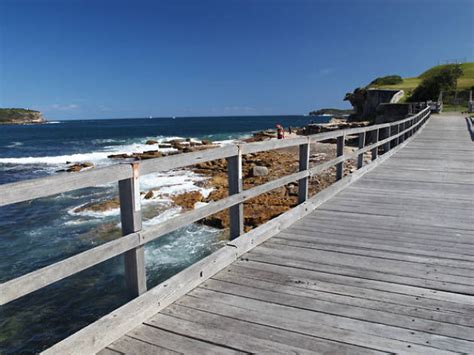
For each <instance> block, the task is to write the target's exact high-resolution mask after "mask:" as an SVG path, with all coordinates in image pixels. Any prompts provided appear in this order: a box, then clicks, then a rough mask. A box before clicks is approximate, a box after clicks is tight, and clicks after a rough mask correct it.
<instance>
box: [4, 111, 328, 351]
mask: <svg viewBox="0 0 474 355" xmlns="http://www.w3.org/2000/svg"><path fill="white" fill-rule="evenodd" d="M314 119H315V118H314V117H311V120H314ZM328 119H329V118H328V117H320V118H319V119H318V121H319V122H327V120H328ZM309 120H310V118H309V117H305V116H285V117H274V116H273V117H268V116H257V117H250V116H246V117H186V118H185V117H182V118H152V119H110V120H81V121H56V122H54V124H43V125H24V126H0V184H5V183H11V182H15V181H20V180H24V179H31V178H38V177H43V176H47V175H54V174H56V173H57V171H58V170H61V169H64V168H65V167H67V164H68V163H76V162H86V161H87V162H92V163H93V164H94V165H95V166H106V165H111V164H117V162H116V161H113V160H111V159H109V158H107V156H108V155H111V154H119V153H135V152H143V151H146V150H153V149H156V146H150V145H146V144H145V142H146V141H147V140H148V139H154V140H158V141H166V140H170V139H173V138H178V137H186V138H195V139H209V140H212V141H218V142H219V144H230V143H232V142H233V141H234V140H236V139H241V138H243V137H248V136H250V135H251V134H252V132H255V131H259V130H263V129H269V128H274V127H275V125H276V124H281V125H283V126H284V127H289V126H292V127H298V126H303V125H305V124H307V123H308V122H309ZM205 179H206V177H205V176H200V175H198V174H195V173H193V172H191V171H189V170H185V169H178V170H174V171H171V172H166V173H155V174H150V175H146V176H143V177H141V183H140V185H141V190H142V191H143V192H146V191H150V190H151V191H153V192H154V198H152V199H151V200H144V199H142V203H143V207H142V209H143V225H144V228H146V227H147V226H150V225H154V224H158V223H161V222H162V221H164V220H166V219H169V218H172V217H173V216H175V215H178V214H179V213H180V212H181V210H180V208H179V207H176V206H174V205H173V204H172V202H171V199H170V197H171V196H172V195H174V194H179V193H183V192H186V191H193V190H197V191H200V192H201V193H202V194H203V195H204V196H206V195H207V194H209V193H210V192H211V191H210V190H209V189H205V188H203V187H201V184H199V182H202V180H205ZM117 194H118V190H117V184H116V183H113V184H108V185H103V186H96V187H93V188H87V189H80V190H76V191H71V192H67V193H63V194H58V195H53V196H50V197H46V198H42V199H38V200H32V201H27V202H23V203H17V204H13V205H9V206H4V207H0V282H5V281H8V280H10V279H12V278H15V277H18V276H21V275H23V274H26V273H28V272H31V271H34V270H36V269H38V268H41V267H44V266H47V265H50V264H52V263H54V262H57V261H60V260H62V259H64V258H66V257H69V256H72V255H75V254H77V253H79V252H81V251H84V250H87V249H90V248H92V247H94V246H97V245H100V244H102V243H105V242H107V241H109V240H112V239H114V238H117V237H119V236H120V214H119V209H118V208H117V209H111V210H106V211H103V212H91V211H83V212H77V211H76V209H77V208H78V207H81V206H83V205H84V204H87V203H90V202H100V201H105V200H107V199H110V198H112V197H114V196H116V195H117ZM225 239H226V233H225V232H223V231H221V230H217V229H213V228H210V227H206V226H203V225H198V224H192V225H190V226H188V227H185V228H182V229H180V230H177V231H175V232H173V233H170V234H168V235H166V236H164V237H163V238H160V239H159V240H157V241H155V242H152V243H149V244H147V245H146V248H145V259H146V273H147V284H148V287H149V288H150V287H153V286H155V285H157V284H158V283H160V282H162V281H164V280H166V279H167V278H169V277H170V276H172V275H174V274H175V273H177V272H179V271H180V270H182V269H184V268H186V267H187V266H189V265H191V264H192V263H194V262H196V261H198V260H199V259H201V258H203V257H205V256H207V255H209V254H210V253H212V252H213V251H214V250H216V249H217V248H219V247H221V246H222V245H223V244H224V243H225ZM123 269H124V268H123V258H122V257H116V258H112V259H110V260H108V261H106V262H104V263H101V264H99V265H97V266H95V267H93V268H90V269H88V270H85V271H83V272H81V273H79V274H77V275H74V276H71V277H69V278H66V279H64V280H62V281H60V282H57V283H55V284H53V285H50V286H48V287H46V288H44V289H42V290H39V291H36V292H34V293H32V294H29V295H27V296H24V297H22V298H20V299H18V300H16V301H13V302H11V303H9V304H7V305H4V306H0V354H9V353H36V352H39V351H41V350H42V349H44V348H47V347H49V346H51V345H52V344H54V343H56V342H58V341H59V340H61V339H63V338H65V337H66V336H68V335H70V334H72V333H74V332H75V331H77V330H79V329H80V328H82V327H84V326H86V325H87V324H90V323H92V322H93V321H95V320H97V319H98V318H100V317H101V316H103V315H105V314H107V313H109V312H110V311H112V310H113V309H115V308H118V307H119V306H121V305H122V304H124V303H126V302H127V301H129V300H130V297H129V296H128V294H127V290H126V288H125V282H124V275H123Z"/></svg>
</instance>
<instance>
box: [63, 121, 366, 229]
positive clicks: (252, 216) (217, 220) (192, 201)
mask: <svg viewBox="0 0 474 355" xmlns="http://www.w3.org/2000/svg"><path fill="white" fill-rule="evenodd" d="M340 124H341V123H339V125H340ZM344 124H345V123H344ZM331 125H332V126H334V125H335V123H334V122H333V123H332V124H330V126H331ZM297 132H302V130H297ZM292 136H296V134H294V133H293V134H292ZM273 137H274V132H273V131H264V132H259V133H256V134H254V135H253V136H252V137H250V138H247V139H245V140H243V143H248V142H255V141H264V140H269V139H274V138H273ZM146 144H148V145H150V147H151V146H156V147H157V149H153V150H150V151H145V152H142V153H132V154H114V155H110V156H109V159H112V160H121V161H136V160H143V159H151V158H157V157H161V156H165V155H171V154H180V153H186V152H192V151H197V150H203V149H210V148H215V147H218V146H219V145H218V144H215V143H213V142H210V141H197V140H193V139H174V140H171V141H167V142H161V143H159V142H157V141H153V140H150V141H147V142H146ZM162 149H166V151H165V152H163V151H162ZM345 149H346V150H349V151H352V150H353V148H350V147H346V148H345ZM335 156H336V146H335V144H334V143H333V142H329V143H327V142H326V143H316V144H313V145H312V146H311V155H310V166H314V165H317V164H321V163H323V162H325V161H328V160H331V159H334V158H335ZM366 159H368V157H367V158H366ZM91 168H93V166H91V164H89V163H87V162H85V163H75V164H71V165H70V166H69V167H68V168H67V169H65V170H66V171H70V172H76V171H80V170H82V169H91ZM354 169H355V161H349V162H347V163H346V164H345V167H344V170H345V173H349V172H350V171H352V170H354ZM185 170H188V171H191V172H193V173H194V174H197V175H198V176H202V177H204V178H203V179H202V180H201V181H197V182H196V183H195V185H197V186H198V187H200V188H202V189H204V190H205V191H210V193H209V194H208V195H207V196H204V195H203V194H202V193H201V192H200V191H196V190H192V191H186V192H184V193H177V194H172V195H160V193H159V190H158V192H157V190H149V191H143V192H142V198H143V199H144V200H149V199H155V198H158V199H159V198H167V199H169V200H171V203H172V205H174V206H179V207H180V208H181V209H182V210H183V211H188V210H192V209H194V208H199V207H200V206H202V205H205V204H208V203H211V202H213V201H217V200H220V199H222V198H225V197H226V196H228V191H227V188H228V182H227V163H226V160H225V159H219V160H215V161H210V162H205V163H199V164H196V165H193V166H190V167H188V168H186V169H185ZM63 171H64V170H63ZM297 171H298V147H291V148H285V149H279V150H274V151H266V152H259V153H254V154H246V155H244V156H243V157H242V174H243V188H244V189H250V188H253V187H256V186H258V185H261V184H264V183H266V182H268V181H271V180H274V179H277V178H280V177H283V176H287V175H290V174H292V173H295V172H297ZM335 174H336V173H335V168H334V167H333V168H330V169H327V170H326V171H324V172H322V173H320V174H318V175H316V176H312V177H311V178H310V179H309V195H310V196H313V195H314V194H316V193H317V192H319V191H321V190H323V189H324V188H326V187H328V186H329V185H331V184H332V183H333V182H334V181H335ZM297 199H298V182H293V183H290V184H288V185H285V186H283V187H280V188H277V189H274V190H272V191H270V192H267V193H265V194H262V195H259V196H257V197H255V198H253V199H251V200H249V201H246V202H245V203H244V204H243V206H244V226H245V227H244V228H245V231H249V230H251V229H252V228H255V227H257V226H259V225H260V224H263V223H265V222H267V221H268V220H270V219H272V218H275V217H277V216H279V215H280V214H282V213H284V212H286V211H287V210H289V209H291V208H292V207H294V206H296V204H297ZM117 208H119V200H118V197H114V198H112V199H109V200H106V201H101V202H92V203H89V204H86V205H83V206H80V207H78V208H76V209H75V210H74V213H83V212H88V211H89V212H105V211H108V210H111V209H117ZM199 223H202V224H205V225H207V226H211V227H214V228H219V229H225V228H228V227H229V213H228V210H224V211H221V212H219V213H217V214H215V215H212V216H209V217H206V218H204V219H203V220H201V221H199Z"/></svg>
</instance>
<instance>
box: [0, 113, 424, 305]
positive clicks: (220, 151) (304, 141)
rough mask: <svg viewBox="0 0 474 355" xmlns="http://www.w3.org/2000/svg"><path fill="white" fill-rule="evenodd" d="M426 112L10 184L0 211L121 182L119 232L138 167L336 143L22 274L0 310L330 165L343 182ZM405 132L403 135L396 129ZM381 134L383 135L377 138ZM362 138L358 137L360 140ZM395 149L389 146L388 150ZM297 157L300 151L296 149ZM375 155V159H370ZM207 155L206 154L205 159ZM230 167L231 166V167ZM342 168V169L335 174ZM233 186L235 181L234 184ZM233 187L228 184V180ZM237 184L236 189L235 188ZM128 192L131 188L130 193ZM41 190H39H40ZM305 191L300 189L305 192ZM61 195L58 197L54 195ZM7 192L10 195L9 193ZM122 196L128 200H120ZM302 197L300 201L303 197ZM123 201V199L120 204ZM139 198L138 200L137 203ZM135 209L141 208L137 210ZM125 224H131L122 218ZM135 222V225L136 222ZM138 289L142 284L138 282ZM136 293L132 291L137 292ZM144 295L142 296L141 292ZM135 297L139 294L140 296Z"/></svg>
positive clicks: (131, 207)
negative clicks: (354, 139)
mask: <svg viewBox="0 0 474 355" xmlns="http://www.w3.org/2000/svg"><path fill="white" fill-rule="evenodd" d="M429 116H430V110H429V107H427V108H425V109H424V110H422V111H420V112H419V113H418V114H416V115H414V116H411V117H408V118H406V119H404V120H401V121H396V122H393V123H389V124H380V125H374V126H366V127H360V128H353V129H345V130H339V131H333V132H327V133H320V134H316V135H312V136H308V137H300V138H295V139H288V140H272V141H266V142H258V143H249V144H243V145H230V146H224V147H221V148H216V149H209V150H206V151H201V152H193V153H186V154H181V155H173V156H168V157H163V158H156V159H150V160H147V161H144V162H142V163H140V165H138V166H137V164H133V165H132V168H130V166H131V165H129V164H119V165H115V166H112V167H106V168H101V169H96V170H95V171H87V172H83V173H79V174H75V175H67V176H65V175H61V176H59V177H58V176H53V177H48V178H41V179H33V180H27V181H24V182H19V183H12V184H4V185H0V206H1V205H8V204H12V203H15V202H20V201H24V200H27V199H35V198H39V197H44V196H48V195H51V194H54V193H59V192H65V191H71V190H75V189H79V188H83V187H88V186H94V185H96V184H103V183H109V182H113V181H117V180H119V181H120V182H121V183H122V182H124V181H125V182H130V185H129V186H128V185H127V186H125V185H123V184H122V185H123V186H122V185H120V189H121V201H120V203H121V214H122V228H124V215H127V218H128V217H130V218H132V217H133V218H135V217H136V216H135V217H134V216H130V214H132V215H133V213H138V212H139V210H140V208H138V209H136V207H137V206H136V204H137V201H138V204H139V193H138V196H137V194H136V193H135V194H134V193H133V186H137V185H133V184H134V183H133V181H134V179H138V178H139V175H138V172H137V167H139V170H140V173H142V174H149V173H152V172H154V171H162V170H169V169H172V168H178V167H183V166H188V165H192V164H196V163H198V162H205V161H211V160H215V159H222V158H227V159H232V158H235V157H237V158H238V159H241V156H242V154H248V153H250V152H252V153H254V152H259V151H264V150H271V149H280V148H283V147H291V146H296V145H298V146H300V147H302V146H304V147H307V145H308V144H311V143H313V142H318V141H324V140H327V139H333V138H338V156H337V157H336V158H334V159H332V160H330V161H327V162H325V163H322V164H319V165H316V166H314V167H311V168H309V167H307V168H305V169H303V170H301V167H302V166H307V164H303V165H301V164H300V170H301V171H299V172H297V173H293V174H291V175H288V176H283V177H281V178H278V179H275V180H272V181H270V182H267V183H265V184H262V185H259V186H256V187H253V188H250V189H247V190H243V191H240V192H237V193H234V194H230V196H228V197H226V198H223V199H221V200H218V201H214V202H211V203H209V204H207V205H206V206H203V207H201V208H198V209H194V210H191V211H188V212H186V213H183V214H181V215H178V216H176V217H174V218H171V219H169V220H167V221H166V222H164V223H162V224H159V225H156V226H152V227H149V228H147V229H145V230H141V216H140V217H139V221H138V222H139V223H138V224H137V225H136V226H135V229H133V231H132V232H129V233H128V234H126V235H124V236H123V237H121V238H118V239H116V240H113V241H110V242H107V243H104V244H102V245H100V246H97V247H94V248H92V249H89V250H86V251H84V252H81V253H78V254H76V255H74V256H72V257H69V258H66V259H64V260H62V261H59V262H56V263H54V264H52V265H49V266H46V267H43V268H41V269H37V270H35V271H33V272H30V273H28V274H25V275H22V276H20V277H17V278H15V279H12V280H9V281H6V282H4V283H1V284H0V305H3V304H6V303H8V302H11V301H13V300H15V299H18V298H20V297H22V296H24V295H26V294H29V293H31V292H34V291H36V290H38V289H41V288H43V287H45V286H47V285H50V284H52V283H54V282H57V281H59V280H62V279H64V278H66V277H68V276H71V275H74V274H76V273H78V272H80V271H82V270H85V269H87V268H90V267H92V266H94V265H97V264H99V263H101V262H104V261H106V260H108V259H110V258H113V257H115V256H118V255H121V254H126V253H130V252H133V251H135V252H136V251H137V250H140V248H142V247H143V245H145V244H147V243H149V242H150V241H152V240H156V239H157V238H160V237H161V236H163V235H165V234H167V233H170V232H172V231H174V230H176V229H179V228H181V227H184V226H186V225H189V224H191V223H193V222H196V221H198V220H200V219H202V218H205V217H207V216H210V215H212V214H215V213H217V212H219V211H222V210H224V209H227V208H231V207H234V206H239V205H241V204H242V203H243V202H245V201H247V200H249V199H252V198H254V197H256V196H258V195H260V194H262V193H265V192H268V191H271V190H273V189H275V188H278V187H281V186H284V185H286V184H288V183H290V182H293V181H300V182H301V181H303V182H304V181H307V179H308V178H309V177H310V176H312V175H314V174H317V173H319V172H322V171H324V170H326V169H328V168H331V167H333V166H336V167H338V174H337V179H338V180H339V179H340V178H342V164H343V163H344V162H345V161H346V160H349V159H358V158H360V157H361V156H362V155H363V154H364V153H366V152H369V151H372V160H374V159H377V153H378V150H382V151H383V153H384V154H385V153H386V152H388V151H389V150H390V149H391V148H393V147H394V146H396V144H398V143H400V142H401V141H403V140H405V139H406V138H408V137H410V136H411V135H413V134H414V132H415V131H416V130H418V129H419V128H420V127H421V126H422V125H423V124H424V123H425V122H426V121H427V119H428V118H429ZM393 127H396V128H397V133H396V134H393V132H392V128H393ZM401 127H403V130H400V128H401ZM373 131H375V132H376V133H377V134H376V135H375V136H376V139H375V142H374V143H372V144H370V145H366V146H364V145H365V134H366V133H367V132H373ZM381 133H382V134H381ZM354 134H362V135H363V142H364V144H363V145H362V147H361V144H359V148H358V149H357V150H355V151H354V152H352V153H350V154H344V152H343V148H344V140H345V138H346V137H347V136H350V135H354ZM382 135H383V139H381V140H379V137H380V136H382ZM361 137H362V136H359V139H361ZM391 145H393V147H391ZM300 152H301V150H300ZM374 152H375V154H374ZM203 153H205V154H203ZM300 159H309V157H308V156H307V154H306V155H304V154H303V155H301V154H300ZM231 166H232V165H229V168H231ZM236 166H237V169H238V171H237V172H234V173H232V172H229V180H230V179H231V177H232V179H237V180H239V179H240V184H241V179H242V173H241V163H240V165H239V164H237V165H236ZM339 167H340V169H339ZM358 168H359V169H360V168H362V164H358ZM97 171H99V173H96V174H93V173H94V172H97ZM53 182H54V183H56V184H57V183H58V182H62V183H64V184H65V185H64V186H53V185H52V184H53ZM234 182H235V181H234ZM229 183H231V181H229ZM238 184H239V183H238V181H237V183H236V185H238ZM302 186H304V187H305V190H306V191H301V190H300V194H301V196H300V198H299V203H301V202H304V200H305V198H306V196H307V189H308V184H302ZM45 187H49V188H50V189H52V190H53V191H55V192H53V193H50V192H51V190H48V191H44V188H45ZM127 189H130V191H132V192H130V191H128V190H127ZM38 190H40V191H38ZM303 190H304V189H303ZM57 191H59V192H57ZM123 191H126V192H127V191H128V192H130V196H128V195H127V194H126V193H125V194H123ZM7 192H8V193H7ZM15 193H23V194H26V193H27V194H28V198H24V199H23V198H15V196H14V195H15ZM123 196H126V197H123ZM302 196H303V197H302ZM122 198H123V200H122ZM137 198H138V200H137ZM138 207H139V206H138ZM138 215H139V214H138ZM230 217H231V220H232V219H234V220H236V219H237V220H240V222H242V221H243V215H242V213H240V212H239V211H238V210H235V211H233V213H231V216H230ZM126 220H127V221H129V220H130V219H126ZM134 222H135V223H136V221H134ZM133 260H135V262H136V263H143V265H136V264H135V265H134V267H126V273H129V274H133V275H134V276H135V277H136V278H140V277H141V278H144V275H141V276H140V273H139V272H138V271H137V269H140V268H139V266H142V267H143V268H144V261H143V260H142V259H140V258H138V259H137V258H136V256H135V258H134V259H133ZM141 281H142V284H143V281H144V279H142V280H141ZM135 291H136V290H135ZM140 292H142V291H140ZM140 292H138V293H140Z"/></svg>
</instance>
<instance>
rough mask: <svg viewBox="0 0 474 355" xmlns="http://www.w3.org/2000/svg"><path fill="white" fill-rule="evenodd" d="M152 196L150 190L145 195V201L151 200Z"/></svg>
mask: <svg viewBox="0 0 474 355" xmlns="http://www.w3.org/2000/svg"><path fill="white" fill-rule="evenodd" d="M153 196H154V193H153V190H150V191H148V192H147V193H146V194H145V200H149V199H152V198H153Z"/></svg>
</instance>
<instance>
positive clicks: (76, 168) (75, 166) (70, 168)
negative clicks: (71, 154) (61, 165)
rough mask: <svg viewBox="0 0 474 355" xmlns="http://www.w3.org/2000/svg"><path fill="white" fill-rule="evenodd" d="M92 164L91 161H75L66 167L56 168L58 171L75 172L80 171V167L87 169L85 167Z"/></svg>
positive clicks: (90, 166)
mask: <svg viewBox="0 0 474 355" xmlns="http://www.w3.org/2000/svg"><path fill="white" fill-rule="evenodd" d="M93 167H94V164H92V163H91V162H84V163H75V164H72V165H70V166H68V168H67V169H65V170H64V169H63V170H58V171H67V172H69V173H76V172H78V171H81V170H82V169H87V168H93Z"/></svg>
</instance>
